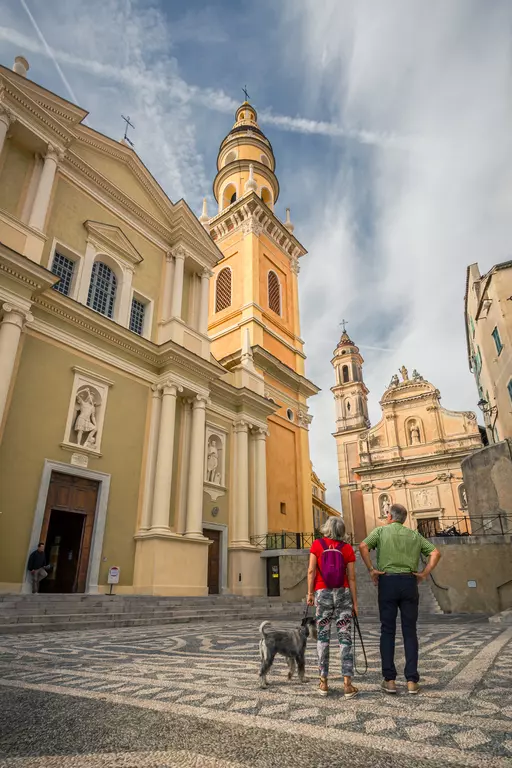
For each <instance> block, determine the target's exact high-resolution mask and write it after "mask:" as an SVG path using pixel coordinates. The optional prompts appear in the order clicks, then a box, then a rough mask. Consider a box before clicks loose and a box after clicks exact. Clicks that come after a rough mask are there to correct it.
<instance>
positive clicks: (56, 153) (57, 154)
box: [45, 144, 66, 163]
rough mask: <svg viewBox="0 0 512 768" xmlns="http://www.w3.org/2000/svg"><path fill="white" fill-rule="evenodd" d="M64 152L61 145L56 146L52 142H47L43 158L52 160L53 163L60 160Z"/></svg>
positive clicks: (62, 158)
mask: <svg viewBox="0 0 512 768" xmlns="http://www.w3.org/2000/svg"><path fill="white" fill-rule="evenodd" d="M65 155H66V152H65V151H64V150H63V149H62V148H61V147H56V146H54V145H53V144H48V148H47V150H46V155H45V160H53V161H54V162H55V163H59V162H62V161H63V160H64V157H65Z"/></svg>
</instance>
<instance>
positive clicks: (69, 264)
mask: <svg viewBox="0 0 512 768" xmlns="http://www.w3.org/2000/svg"><path fill="white" fill-rule="evenodd" d="M27 69H28V64H27V62H26V61H25V60H24V59H22V58H20V57H19V58H18V59H17V61H16V63H15V67H14V71H11V70H9V69H6V68H4V67H0V441H1V442H0V542H1V546H0V549H1V556H0V590H1V591H4V592H5V591H9V592H15V591H20V590H22V591H27V590H28V582H27V578H26V563H27V559H28V554H29V552H30V551H31V550H32V549H34V548H35V546H37V544H38V542H39V541H43V542H45V545H46V550H47V559H48V560H49V561H50V562H51V563H52V564H53V565H54V568H53V570H52V572H51V574H50V576H49V577H47V579H45V580H43V582H42V585H41V586H42V590H43V591H49V592H52V591H53V592H92V593H94V592H98V591H100V592H101V591H105V590H106V589H107V581H108V572H109V569H110V568H112V567H113V566H116V567H118V568H119V569H120V580H119V584H118V586H117V587H116V591H117V592H119V593H126V594H161V595H166V594H172V595H180V594H181V595H204V594H207V593H208V592H210V593H218V592H233V593H238V594H246V595H251V594H254V595H258V594H265V593H266V576H265V566H264V562H263V560H262V558H261V550H260V547H259V546H257V545H255V543H253V542H254V541H256V540H259V541H261V539H262V537H264V535H265V534H266V533H267V532H268V531H271V530H272V526H277V525H278V524H280V525H279V530H281V529H282V528H284V527H285V526H284V525H282V521H283V520H288V519H289V520H290V521H291V525H293V526H299V527H295V530H298V531H300V530H303V528H302V527H300V526H302V525H303V526H304V527H305V528H306V529H307V530H308V531H309V530H311V529H312V520H309V519H308V511H309V517H311V504H310V499H311V484H310V481H309V485H307V483H306V481H305V480H304V479H303V477H302V475H301V474H300V471H301V467H302V464H303V461H305V460H306V459H307V470H308V474H307V476H308V479H309V449H308V433H307V426H308V416H307V403H306V400H307V397H308V396H309V395H310V394H314V392H315V391H316V388H315V387H314V386H313V385H311V384H309V382H307V380H306V379H305V378H304V376H303V373H302V372H301V370H300V363H299V362H297V363H295V362H293V361H292V363H293V364H291V365H288V362H289V361H288V360H287V359H285V354H284V353H283V354H282V355H280V354H279V353H277V354H274V353H272V351H271V350H270V349H269V347H270V345H271V343H274V341H276V339H275V337H276V336H279V335H283V338H284V339H285V340H286V344H287V349H288V348H289V347H293V346H294V345H296V346H297V360H300V361H301V362H302V364H303V356H301V353H302V350H301V348H300V342H299V341H297V340H296V339H295V336H298V316H299V310H298V300H297V288H296V282H295V283H294V282H293V280H292V278H291V275H294V278H295V279H296V273H295V272H294V271H293V269H292V266H293V265H294V264H295V265H296V264H297V263H298V262H297V261H293V259H296V260H298V258H299V256H302V255H303V253H304V249H303V248H302V246H300V245H299V244H298V242H297V241H296V240H295V238H294V237H293V235H292V234H291V233H290V232H289V231H288V230H287V229H285V228H284V225H283V224H281V222H279V220H278V219H277V217H276V216H275V214H274V213H273V212H272V210H271V208H270V207H269V205H268V204H269V203H271V204H272V205H273V202H274V201H275V199H276V197H277V188H276V187H275V186H272V183H274V185H276V184H277V181H275V182H273V178H274V179H275V177H273V178H272V176H273V170H271V168H270V166H267V165H266V164H265V163H263V161H261V166H263V168H262V169H260V168H259V165H258V161H256V162H254V163H253V164H252V165H253V168H254V169H255V170H261V171H262V173H261V174H258V173H257V172H256V173H254V172H253V171H251V175H253V177H254V178H255V179H258V180H259V179H260V178H262V177H263V176H264V175H265V178H266V179H267V184H268V185H269V189H270V191H271V193H272V195H273V198H272V200H271V201H269V199H268V198H267V197H266V195H267V191H266V188H265V190H264V189H262V187H261V185H260V187H258V188H257V190H253V188H252V187H251V186H249V188H248V190H245V189H244V188H242V189H240V187H237V190H239V192H238V194H237V199H236V201H233V202H231V197H232V194H231V197H230V201H229V204H228V206H227V208H223V209H222V211H221V212H220V213H219V214H218V215H217V216H215V217H214V218H213V219H212V220H209V219H208V217H207V216H206V215H205V214H204V215H203V216H202V217H200V220H199V221H198V219H197V218H196V216H194V214H193V213H192V212H191V210H190V209H189V208H188V206H187V204H186V203H185V202H184V201H183V200H180V201H179V202H177V203H173V202H172V201H171V200H169V198H168V197H167V196H166V195H165V193H164V192H163V190H162V189H161V188H160V187H159V185H158V184H157V182H156V181H155V180H154V179H153V177H152V176H151V175H150V173H149V172H148V170H147V169H146V167H145V166H144V165H143V163H142V162H141V161H140V159H139V158H138V156H137V155H136V153H135V152H134V151H133V149H132V148H131V147H130V146H128V145H127V144H126V143H124V142H117V141H114V140H111V139H109V138H107V137H105V136H103V135H102V134H99V133H98V132H96V131H94V130H93V129H91V128H89V127H88V126H86V125H85V124H84V118H85V117H86V115H87V113H86V112H85V111H84V110H83V109H81V108H79V107H77V106H75V105H74V104H71V103H69V102H67V101H66V100H64V99H62V98H60V97H58V96H56V95H55V94H53V93H51V92H49V91H47V90H46V89H44V88H42V87H40V86H38V85H37V84H35V83H34V82H32V81H31V80H29V79H28V78H27V76H26V75H27ZM244 109H245V107H244ZM265 141H266V140H265ZM249 143H250V142H249ZM221 153H222V148H221ZM239 165H241V164H240V163H239ZM224 166H225V164H224V165H223V166H222V170H221V171H219V173H220V174H221V176H222V173H227V171H226V170H225V168H224ZM263 169H264V170H263ZM247 171H248V169H247ZM248 175H249V174H248ZM267 177H269V178H267ZM230 183H232V182H231V181H230ZM216 185H217V188H218V190H219V194H220V195H221V196H222V195H224V197H225V196H226V195H227V194H228V193H229V191H230V190H229V189H228V190H227V192H226V183H225V182H224V177H223V176H222V178H221V179H220V180H219V176H218V177H217V180H216ZM265 200H266V202H265ZM263 213H265V215H266V216H267V219H266V220H265V222H263V221H262V220H261V218H260V217H262V214H263ZM233 216H234V219H230V217H233ZM234 220H236V221H238V222H239V223H240V225H242V224H243V226H240V227H238V230H236V232H237V233H239V235H238V234H236V233H235V232H233V234H232V235H231V240H230V239H229V237H226V232H228V231H230V229H233V228H234V225H232V224H231V223H230V222H231V221H234ZM237 226H238V225H237ZM264 226H266V227H267V228H268V229H270V231H273V230H274V229H276V230H279V233H280V234H279V236H278V235H277V231H276V236H275V239H274V240H272V238H271V236H270V232H269V234H268V237H267V235H264V234H263V231H262V232H261V233H260V235H261V237H260V235H257V234H255V231H258V229H259V227H261V228H262V230H263V227H264ZM246 231H247V233H248V234H247V235H246V234H245V233H246ZM221 233H222V234H221ZM284 233H287V238H286V244H285V239H284ZM235 236H240V237H243V238H244V239H245V238H247V240H246V245H243V243H242V244H241V245H239V246H237V247H238V249H239V251H240V252H242V251H243V252H244V254H249V253H251V254H253V256H254V258H252V260H251V258H250V257H249V256H247V258H246V256H245V255H244V258H243V259H242V260H241V261H240V265H239V267H240V270H241V271H240V273H239V274H237V269H236V261H237V259H236V256H235V253H233V250H234V248H233V242H234V237H235ZM258 237H260V240H261V254H262V255H261V261H263V259H264V256H263V254H267V253H268V254H269V255H270V258H272V259H274V260H276V259H278V257H279V259H281V263H280V271H279V272H278V278H280V279H281V282H280V284H279V297H280V300H281V301H282V304H281V306H282V308H283V311H284V312H286V321H285V320H284V319H283V318H282V316H281V315H278V314H277V313H276V315H277V318H276V320H277V324H278V325H279V324H281V325H282V326H283V327H281V326H280V329H279V332H277V331H274V327H273V326H272V324H271V323H270V322H269V321H268V317H267V315H268V311H267V310H268V308H266V309H265V310H264V311H262V312H261V316H260V317H259V323H257V322H256V321H253V320H252V319H251V322H245V319H246V318H247V317H249V316H251V317H252V315H256V314H257V312H259V310H257V309H256V307H255V306H253V305H255V304H256V303H257V300H256V299H254V301H252V302H249V301H246V298H245V294H244V296H242V294H241V293H240V292H244V291H245V290H246V286H247V285H252V286H255V284H256V282H257V281H260V282H262V281H264V280H267V278H266V277H265V275H264V274H263V271H262V269H261V268H260V266H259V263H258V259H257V258H256V256H255V255H254V254H255V252H256V247H255V240H256V239H257V238H258ZM286 248H287V249H288V250H286ZM230 249H231V250H230ZM285 253H286V254H288V255H287V256H285ZM247 259H249V261H248V260H247ZM286 259H287V261H286ZM228 261H229V262H230V269H232V270H233V275H232V282H231V286H232V293H231V297H232V298H231V304H230V305H229V306H231V307H232V311H233V313H235V312H236V313H237V314H236V316H235V315H233V316H231V310H230V309H228V307H225V308H224V309H219V308H220V307H221V305H222V299H221V298H220V297H221V296H223V297H224V299H223V300H224V301H225V302H226V301H227V298H226V297H227V295H228V291H227V288H226V283H227V281H226V277H225V276H224V278H222V268H223V267H222V266H221V265H222V264H223V263H226V264H227V262H228ZM297 271H298V270H297ZM224 275H226V273H224ZM268 280H269V283H270V279H268ZM272 280H273V278H272ZM222 286H224V288H222ZM275 295H277V294H275V292H273V293H272V296H275ZM294 302H295V303H294ZM222 313H224V314H222ZM278 318H280V319H278ZM242 319H243V320H244V322H242ZM219 321H220V322H219ZM267 325H268V330H267ZM231 326H233V329H231V330H227V329H229V328H231ZM285 331H286V332H285ZM287 333H288V336H287V335H286V334H287ZM266 335H268V336H269V338H272V339H273V341H272V342H271V343H270V344H269V343H266V341H265V337H266ZM289 338H292V339H293V341H291V342H289V341H288V339H289ZM276 343H277V342H276ZM285 346H286V345H285ZM283 360H284V362H283ZM287 387H288V388H287ZM278 392H279V395H278ZM287 410H290V412H291V413H292V417H288V416H287V415H286V411H287ZM299 414H300V416H299ZM286 419H288V422H289V424H290V430H291V431H293V434H294V438H293V441H290V440H289V438H288V437H285V438H284V439H283V438H282V437H281V431H282V428H283V424H284V423H287V422H286V421H285V420H286ZM272 441H274V443H275V442H276V441H277V447H275V444H274V443H272ZM292 443H293V447H294V453H293V459H292V460H291V463H292V464H293V467H294V468H295V471H296V476H295V477H296V481H297V489H299V490H297V489H296V491H295V496H293V494H291V491H290V488H289V487H288V485H285V486H284V487H281V486H280V485H279V479H278V477H277V472H276V468H275V467H273V466H272V465H273V463H274V462H275V455H276V452H280V451H288V450H289V448H290V445H291V444H292ZM283 460H284V461H285V462H286V461H289V459H287V458H283ZM274 472H276V475H274V474H273V473H274ZM267 489H268V490H267ZM306 489H307V494H308V504H307V510H306V508H305V507H304V506H303V501H301V500H302V497H303V496H304V494H305V493H306ZM281 504H284V510H283V508H282V507H281ZM267 505H268V509H269V511H270V519H269V515H268V513H267ZM301 505H302V506H301Z"/></svg>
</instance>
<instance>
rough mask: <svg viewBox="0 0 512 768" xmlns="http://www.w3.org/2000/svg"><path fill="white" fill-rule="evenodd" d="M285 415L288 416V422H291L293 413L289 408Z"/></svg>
mask: <svg viewBox="0 0 512 768" xmlns="http://www.w3.org/2000/svg"><path fill="white" fill-rule="evenodd" d="M286 415H287V416H288V419H289V421H293V411H292V409H291V408H288V410H287V411H286Z"/></svg>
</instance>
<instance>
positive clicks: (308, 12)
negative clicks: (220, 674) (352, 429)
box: [0, 0, 512, 509]
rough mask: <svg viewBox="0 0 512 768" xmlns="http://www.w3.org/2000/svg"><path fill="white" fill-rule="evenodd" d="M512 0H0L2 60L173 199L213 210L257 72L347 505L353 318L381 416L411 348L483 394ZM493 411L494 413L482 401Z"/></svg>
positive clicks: (497, 241)
mask: <svg viewBox="0 0 512 768" xmlns="http://www.w3.org/2000/svg"><path fill="white" fill-rule="evenodd" d="M511 29H512V3H510V2H509V0H494V1H493V2H492V3H484V2H481V0H450V2H446V0H429V2H428V3H426V2H425V0H386V2H382V0H279V2H275V0H259V1H258V2H257V3H254V2H253V1H252V0H251V1H250V2H249V1H248V0H237V2H233V0H212V1H211V2H208V1H207V0H205V1H201V0H186V1H185V0H160V2H158V0H0V62H1V63H2V64H4V65H6V66H12V62H13V60H14V56H16V55H20V54H21V55H24V56H25V57H26V58H27V59H28V60H29V63H30V71H29V77H30V78H31V79H33V80H35V81H36V82H38V83H39V84H41V85H42V86H44V87H46V88H49V89H50V90H52V91H54V92H56V93H58V94H60V95H61V96H63V97H65V98H67V99H69V100H71V101H73V102H75V103H78V104H79V105H80V106H81V107H83V108H85V109H87V110H88V111H89V116H88V118H87V123H88V125H90V126H91V127H92V128H95V129H96V130H99V131H101V132H102V133H105V134H107V135H109V136H111V137H113V138H121V137H122V135H123V131H124V123H123V121H122V119H121V114H124V115H129V116H130V118H131V120H132V122H133V124H134V125H135V130H134V131H132V132H131V138H132V140H133V141H134V143H135V149H136V151H137V152H138V154H139V155H140V157H141V158H142V160H143V162H144V163H145V164H146V165H147V167H148V168H149V170H150V171H151V172H152V173H153V175H154V176H155V177H156V178H157V180H158V181H159V183H160V184H161V185H162V187H163V188H164V189H165V191H166V193H167V194H168V195H169V197H170V198H171V199H172V200H177V199H179V198H181V197H184V198H185V199H186V200H187V202H188V203H189V205H190V206H191V207H192V209H193V210H195V211H196V212H197V213H198V214H199V213H200V208H201V201H202V198H203V197H204V196H207V197H208V199H209V205H210V211H212V212H213V211H214V204H213V197H212V192H211V189H212V181H213V178H214V175H215V160H216V156H217V151H218V148H219V144H220V142H221V140H222V139H223V137H224V136H225V135H226V134H227V133H228V131H229V129H230V127H231V125H232V123H233V120H234V111H235V109H236V107H237V106H238V104H239V103H240V102H241V101H242V100H243V98H244V97H243V93H242V87H243V86H245V85H247V88H248V91H249V94H250V97H251V101H252V103H253V104H254V105H255V107H256V108H257V110H258V115H259V122H260V126H261V127H262V129H263V130H264V131H265V133H266V135H267V136H268V138H269V139H270V141H271V143H272V145H273V148H274V153H275V156H276V160H277V175H278V178H279V182H280V187H281V193H280V198H279V201H278V202H277V205H276V214H277V215H278V216H280V217H281V218H283V219H284V209H285V207H290V208H291V214H292V220H293V222H294V224H295V227H296V228H295V235H296V236H297V237H298V239H299V240H300V241H301V242H302V243H303V245H304V246H305V247H306V248H307V250H308V254H307V255H306V256H305V257H304V258H303V259H301V272H300V276H299V283H300V300H301V315H302V328H301V333H302V337H303V338H304V340H305V352H306V354H307V361H306V374H307V376H308V378H310V379H311V380H312V381H314V382H315V383H316V384H317V385H318V386H319V387H321V390H322V391H321V393H320V394H319V395H317V396H316V397H314V398H312V399H311V400H310V407H311V413H312V415H313V417H314V419H313V423H312V425H311V429H310V445H311V458H312V461H313V463H314V467H315V470H316V471H317V473H318V475H319V476H320V477H321V479H322V480H323V482H325V483H326V485H327V492H328V493H327V499H328V501H329V502H330V503H331V504H332V505H333V506H335V507H336V508H338V509H339V508H340V500H339V488H338V473H337V465H336V446H335V440H334V438H333V437H331V434H332V433H333V432H334V429H335V423H334V418H335V416H334V400H333V397H332V393H331V392H330V387H331V386H332V385H333V384H334V373H333V369H332V366H331V363H330V361H331V358H332V353H333V350H334V348H335V347H336V344H337V342H338V340H339V337H340V333H341V328H340V326H339V323H340V321H341V320H342V318H345V319H347V320H348V325H347V330H348V331H349V333H350V336H351V337H352V339H353V341H354V342H355V343H356V344H357V345H358V346H359V348H360V350H361V353H362V355H363V357H364V360H365V364H364V378H365V382H366V385H367V386H368V388H369V390H370V395H369V411H370V418H371V420H372V424H375V423H376V422H377V421H378V420H379V418H380V406H379V400H380V398H381V397H382V395H383V393H384V390H385V389H386V387H387V385H388V384H389V381H390V379H391V376H392V375H393V374H394V373H395V372H397V369H398V368H399V366H401V365H403V364H405V366H406V367H407V368H408V369H409V371H412V369H414V368H416V369H417V370H418V371H419V372H420V373H421V374H422V375H423V376H424V377H425V378H426V379H428V380H429V381H431V382H432V383H434V384H435V385H436V386H437V387H438V388H439V390H440V392H441V396H442V404H443V405H444V406H445V407H446V408H449V409H452V410H476V402H477V399H478V397H477V392H476V386H475V383H474V380H473V377H472V375H471V373H470V372H469V369H468V363H467V355H466V347H465V331H464V292H465V278H466V267H467V265H469V264H471V263H473V262H478V264H479V266H480V269H481V271H482V273H483V272H485V271H487V270H488V269H489V268H490V267H491V266H492V265H493V264H495V263H499V262H500V261H504V260H506V259H510V258H512V256H511V251H512V248H511V229H512V216H511V215H510V210H511V206H512V183H511V182H512V178H511V177H512V130H511V126H512V120H511V117H512V77H511V74H512V67H511V52H512V51H511V46H512V36H511ZM479 416H480V414H479Z"/></svg>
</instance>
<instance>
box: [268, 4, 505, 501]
mask: <svg viewBox="0 0 512 768" xmlns="http://www.w3.org/2000/svg"><path fill="white" fill-rule="evenodd" d="M282 7H283V28H284V29H286V39H288V40H289V41H290V50H288V51H285V52H284V55H285V56H287V57H288V61H290V59H291V57H292V56H293V52H292V49H291V46H293V51H294V52H297V51H300V56H295V57H294V59H293V61H294V66H295V67H296V68H297V69H298V74H299V76H302V77H303V81H304V93H303V98H304V101H305V103H307V104H308V105H310V106H313V107H314V106H315V105H316V106H317V107H318V109H320V108H321V109H322V112H323V113H324V114H326V115H327V116H328V119H329V121H330V120H332V121H333V122H334V123H336V124H340V125H354V126H360V125H364V126H365V129H366V130H367V131H368V132H369V133H370V134H371V135H376V136H382V135H391V136H408V137H410V136H412V137H416V138H415V139H414V140H413V141H412V142H411V144H410V146H409V147H407V146H405V147H404V144H403V142H399V144H400V149H399V150H397V147H396V146H393V145H392V143H388V144H385V143H384V142H376V143H375V144H373V145H372V146H371V147H369V148H368V149H365V148H364V147H361V146H360V147H359V149H357V151H354V152H353V153H352V154H351V155H349V156H347V155H346V154H344V155H343V156H342V155H341V153H338V154H337V153H336V151H335V148H333V151H332V152H331V155H330V158H329V160H330V165H331V169H332V168H333V167H334V168H337V169H338V172H337V173H336V172H335V171H331V174H330V176H326V171H325V167H322V168H319V170H318V174H317V177H316V179H314V180H311V181H310V189H311V188H313V189H315V194H314V195H310V198H309V203H310V204H309V205H308V207H307V209H306V220H305V221H303V222H302V223H301V234H302V232H303V231H304V230H305V236H303V240H304V241H305V242H306V243H307V246H308V250H309V252H310V255H309V256H308V257H306V258H307V259H310V265H309V266H308V268H306V267H305V268H304V273H305V277H306V279H304V280H302V287H301V290H302V305H303V327H304V329H305V330H304V335H305V336H306V339H307V340H309V342H310V344H309V345H308V354H309V365H308V369H307V370H308V374H309V375H310V376H311V378H312V379H313V380H314V381H316V382H317V383H318V384H320V386H322V387H323V390H324V391H323V392H322V394H321V395H320V396H319V397H318V398H317V402H314V400H313V401H312V408H313V411H314V412H315V414H316V419H315V421H314V422H313V426H312V430H311V439H312V458H313V461H314V462H315V464H316V465H317V467H318V471H319V474H320V475H321V476H322V479H323V481H324V482H326V484H327V486H328V490H329V491H330V500H331V501H332V502H334V503H335V504H337V503H339V494H338V491H337V485H338V477H337V470H336V455H335V445H334V440H332V442H329V441H328V440H327V438H326V435H327V434H328V432H329V431H332V430H333V428H334V423H333V419H334V409H333V401H332V395H331V393H330V392H329V391H328V388H329V387H330V386H331V385H332V383H333V373H332V369H331V366H330V365H328V364H327V360H328V356H329V351H332V349H333V348H334V346H335V344H336V341H337V337H338V335H339V331H338V334H336V330H335V323H336V321H337V318H338V317H340V316H341V315H342V314H343V315H344V316H345V317H348V318H349V319H350V320H351V324H350V325H349V330H350V331H351V333H352V335H353V338H354V341H355V342H356V343H357V342H358V341H361V343H363V341H364V342H365V343H366V344H367V345H368V346H366V347H365V348H363V347H361V351H362V352H363V354H364V353H365V352H366V353H367V354H366V358H367V359H366V365H365V378H366V382H367V384H368V386H369V388H370V390H371V394H370V401H371V416H372V419H373V422H374V423H375V421H376V419H377V418H378V417H379V413H380V409H379V406H378V400H379V399H380V397H381V395H382V393H383V391H384V388H385V387H386V386H387V384H388V383H389V380H390V378H391V375H392V374H393V373H394V372H395V371H396V369H397V368H398V366H399V365H401V364H402V363H405V364H406V366H408V367H409V370H411V369H412V368H417V369H418V370H419V371H420V373H422V374H423V375H424V376H425V377H427V378H429V379H430V380H431V381H433V383H435V384H436V385H437V386H438V387H439V389H440V390H441V394H442V396H443V404H445V405H446V406H447V407H449V408H454V409H472V410H474V409H475V404H476V400H477V396H476V388H475V385H474V381H473V379H472V376H471V375H470V374H469V372H468V368H467V362H466V354H465V336H464V321H463V296H464V290H465V268H466V266H467V265H468V264H470V263H472V262H475V261H479V262H480V264H481V265H482V267H483V268H484V269H486V268H488V267H489V266H490V265H491V264H493V263H496V262H499V261H501V260H503V259H505V258H507V257H508V255H509V254H510V239H511V225H510V221H511V216H510V205H511V203H512V199H511V194H510V189H511V181H512V179H511V172H510V169H511V160H512V134H511V131H510V124H511V119H510V118H511V114H510V113H511V103H512V102H511V97H510V39H509V32H510V23H511V21H512V6H511V5H510V3H507V2H497V3H493V4H492V5H488V4H484V5H482V4H481V3H478V2H472V1H469V0H452V2H450V3H446V2H444V0H433V2H429V3H425V2H423V0H388V2H386V3H381V2H379V1H378V0H368V1H367V0H359V2H353V0H345V1H344V2H343V1H342V0H318V2H315V3H310V2H307V1H304V0H288V2H286V3H285V4H283V6H282ZM361 164H362V165H363V166H364V170H363V171H362V172H361V171H360V170H358V169H359V168H360V167H361ZM348 167H351V168H352V169H353V175H352V176H351V184H350V185H348V186H347V184H346V180H347V175H348V170H347V169H348ZM311 183H312V184H313V186H312V187H311ZM360 187H364V190H363V191H361V188H360ZM328 200H331V201H333V200H334V201H337V202H336V203H335V205H334V210H333V206H332V205H331V209H330V211H329V213H328V215H326V207H325V206H326V201H328ZM365 206H368V207H365ZM341 249H342V252H340V250H341ZM322 273H324V274H322ZM301 278H302V275H301ZM320 292H321V294H322V295H321V297H320ZM326 337H328V338H329V339H330V345H329V344H327V342H325V341H323V340H324V339H325V338H326ZM318 339H321V340H322V341H320V343H318V341H317V340H318ZM313 340H314V343H315V346H316V347H317V348H318V351H317V349H311V348H310V347H311V345H312V342H313ZM372 347H381V348H383V349H382V351H380V350H379V351H376V350H374V349H372ZM327 348H328V349H329V351H328V349H327ZM386 349H387V350H389V351H385V350H386Z"/></svg>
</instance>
